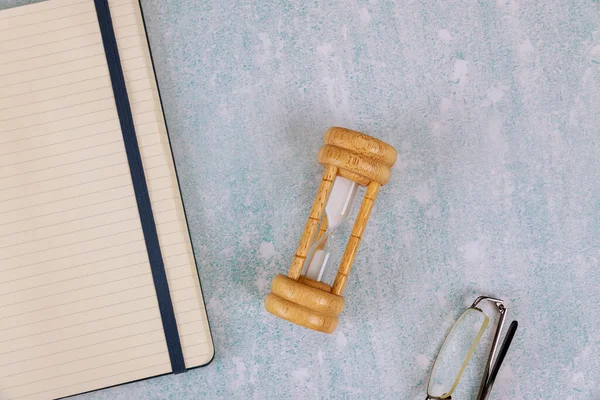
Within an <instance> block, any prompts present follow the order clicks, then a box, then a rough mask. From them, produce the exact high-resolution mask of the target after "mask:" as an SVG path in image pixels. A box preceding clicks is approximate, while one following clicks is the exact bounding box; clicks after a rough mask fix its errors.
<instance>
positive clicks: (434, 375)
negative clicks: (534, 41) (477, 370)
mask: <svg viewBox="0 0 600 400" xmlns="http://www.w3.org/2000/svg"><path fill="white" fill-rule="evenodd" d="M484 301H485V302H490V303H492V304H493V305H494V307H495V309H496V310H497V311H498V312H499V314H500V315H499V317H498V324H497V326H496V332H495V333H494V338H493V340H492V346H491V347H492V348H491V350H490V353H489V356H488V360H487V362H486V365H485V370H484V372H483V377H482V380H481V385H480V386H479V393H478V395H477V397H476V399H477V400H486V399H487V398H488V396H489V395H490V392H491V390H492V386H493V385H494V381H495V380H496V376H497V375H498V371H499V370H500V366H501V365H502V362H503V361H504V357H505V356H506V353H507V352H508V348H509V347H510V343H511V342H512V339H513V337H514V335H515V332H516V331H517V326H518V322H517V321H513V322H512V323H511V324H510V326H509V328H508V330H507V332H506V336H505V337H504V341H503V342H502V345H501V346H500V350H499V351H498V352H497V354H496V350H497V346H498V340H499V338H500V334H501V333H502V327H503V325H504V319H505V318H506V307H505V306H504V302H503V301H502V300H499V299H495V298H492V297H485V296H481V297H478V298H477V299H476V300H475V301H474V302H473V304H472V305H471V307H469V308H467V310H466V311H465V312H464V313H463V314H462V315H461V316H460V317H459V318H458V320H457V321H456V322H455V324H454V326H453V327H452V329H451V330H450V333H448V336H446V339H445V340H444V343H443V344H442V348H441V349H440V352H439V353H438V356H437V358H436V360H435V364H433V370H432V371H431V377H430V378H429V384H428V386H427V397H426V398H425V400H428V399H435V400H442V399H443V400H449V399H452V393H453V392H454V390H455V389H456V386H457V385H458V381H459V380H460V378H461V376H462V374H463V372H464V371H465V368H466V367H467V364H468V363H469V360H470V359H471V356H472V355H473V353H474V352H475V348H476V347H477V345H478V344H479V341H480V340H481V337H482V336H483V333H484V332H485V330H486V329H487V327H488V325H489V323H490V318H489V317H488V316H487V315H486V314H485V313H484V312H483V310H482V309H481V308H479V307H478V306H479V304H480V303H481V302H484Z"/></svg>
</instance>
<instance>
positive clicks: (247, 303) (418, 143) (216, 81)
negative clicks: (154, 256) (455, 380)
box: [0, 0, 600, 400]
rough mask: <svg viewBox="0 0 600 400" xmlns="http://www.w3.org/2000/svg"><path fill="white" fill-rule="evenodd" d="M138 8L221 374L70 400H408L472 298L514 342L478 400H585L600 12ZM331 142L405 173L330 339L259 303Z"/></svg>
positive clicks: (156, 3)
mask: <svg viewBox="0 0 600 400" xmlns="http://www.w3.org/2000/svg"><path fill="white" fill-rule="evenodd" d="M28 2H30V1H14V0H8V1H7V0H2V1H1V2H0V8H6V7H9V6H13V5H17V4H24V3H28ZM142 4H143V7H144V11H145V14H146V22H147V26H148V31H149V36H150V42H151V47H152V51H153V54H154V59H155V63H156V69H157V75H158V81H159V85H160V87H161V91H162V96H163V102H164V105H165V112H166V117H167V122H168V125H169V129H170V134H171V139H172V144H173V151H174V153H175V159H176V161H177V167H178V170H179V177H180V180H181V184H182V190H183V196H184V200H185V202H186V206H187V210H188V217H189V222H190V225H191V233H192V239H193V241H194V244H195V248H196V253H197V254H196V256H197V259H198V264H199V265H198V268H199V271H200V276H201V280H202V286H203V289H204V295H205V298H206V304H207V308H208V315H209V318H210V322H211V327H212V332H213V335H214V342H215V350H216V356H215V359H214V361H213V362H212V364H210V365H209V366H207V367H205V368H202V369H197V370H194V371H190V372H189V373H187V374H183V375H177V376H165V377H160V378H156V379H152V380H147V381H143V382H138V383H133V384H129V385H125V386H121V387H117V388H113V389H108V390H105V391H100V392H96V393H91V394H88V395H83V396H80V397H77V399H78V400H100V399H102V400H108V399H177V400H180V399H181V400H183V399H202V398H206V399H285V398H294V399H316V398H322V399H333V398H336V399H337V398H340V399H343V398H345V399H411V400H412V399H419V400H422V399H423V398H424V397H425V396H424V393H425V385H426V382H427V378H428V374H429V372H430V370H431V362H432V359H433V358H434V357H435V354H436V351H437V350H438V348H439V346H440V344H441V341H442V339H443V336H444V334H445V333H446V331H447V329H448V328H449V327H450V326H451V324H452V322H453V320H454V319H455V318H456V317H457V316H458V315H459V313H460V312H461V309H462V308H463V307H465V306H466V305H468V304H470V302H471V301H472V300H473V299H474V298H475V297H476V296H477V295H478V294H491V295H495V296H499V297H501V298H504V299H506V300H507V302H508V308H509V319H510V318H516V319H519V321H520V328H519V331H518V333H517V336H516V338H515V341H514V342H513V347H512V348H511V350H510V352H509V354H508V357H507V360H506V362H505V365H504V367H503V369H502V370H501V372H500V377H499V379H498V382H497V384H496V386H495V388H494V391H493V393H492V399H498V400H501V399H505V400H508V399H511V400H512V399H526V400H530V399H557V400H566V399H585V400H589V399H600V395H599V394H598V393H600V312H599V311H598V310H599V309H600V296H599V295H598V293H599V289H600V265H599V259H600V164H599V160H600V117H599V115H600V114H599V110H600V8H599V7H600V4H599V3H598V1H591V0H571V1H559V0H552V1H520V2H519V1H515V0H498V1H496V0H486V1H478V2H476V1H471V0H463V1H441V0H440V1H433V0H431V1H423V2H421V1H410V2H397V3H396V2H390V1H386V0H371V1H362V0H352V1H350V0H349V1H334V0H324V1H321V0H315V1H310V2H308V1H307V2H303V1H297V0H283V1H274V0H264V1H240V2H236V4H234V3H233V2H228V1H214V0H212V1H211V0H207V1H182V0H181V1H160V0H143V1H142ZM331 125H340V126H345V127H348V128H353V129H357V130H362V131H364V132H365V133H368V134H371V135H374V136H376V137H379V138H381V139H383V140H385V141H387V142H389V143H390V144H392V145H394V146H395V147H397V148H398V150H399V160H398V163H397V165H396V167H395V168H394V170H393V176H392V179H391V181H390V183H389V184H388V185H387V186H385V187H384V188H383V189H382V190H381V194H380V197H379V198H378V200H377V202H376V204H375V208H374V211H373V214H372V218H371V221H370V223H369V226H368V228H367V232H366V234H365V237H364V240H363V243H362V245H361V248H360V250H359V253H358V257H357V259H356V262H355V265H354V269H353V270H352V273H351V276H350V280H349V283H348V286H347V288H346V307H345V310H344V312H343V314H342V315H341V318H340V326H339V328H338V330H337V332H336V333H335V334H334V335H332V336H326V335H322V334H318V333H313V332H311V331H308V330H305V329H303V328H300V327H297V326H293V325H291V324H289V323H287V322H284V321H281V320H278V319H276V318H275V317H272V316H271V315H269V314H267V313H266V312H265V311H264V310H263V300H264V298H265V296H266V294H267V293H268V291H269V284H270V280H271V279H272V277H273V276H274V275H275V274H277V273H280V272H285V271H287V269H288V267H289V264H290V262H291V259H292V255H293V253H294V250H295V247H296V245H297V241H298V239H299V237H300V233H301V231H302V229H303V226H304V223H305V219H306V217H307V215H308V210H309V208H310V206H311V203H312V201H313V198H314V195H315V192H316V188H317V185H318V183H319V179H320V175H321V173H322V168H321V167H320V166H319V165H318V164H317V162H316V155H317V151H318V148H319V147H320V145H321V143H322V137H323V134H324V132H325V130H326V129H327V127H328V126H331ZM472 367H475V365H473V366H472ZM473 369H474V370H475V368H473ZM465 391H466V390H465V389H464V388H463V394H462V395H459V396H457V398H458V399H463V398H472V397H470V395H468V394H464V392H465Z"/></svg>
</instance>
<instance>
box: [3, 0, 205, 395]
mask: <svg viewBox="0 0 600 400" xmlns="http://www.w3.org/2000/svg"><path fill="white" fill-rule="evenodd" d="M110 6H111V12H112V14H113V24H114V26H115V31H116V35H117V41H118V45H119V50H120V52H121V57H122V65H123V69H124V71H125V77H126V81H127V87H128V91H129V96H130V102H131V105H132V111H133V114H134V121H135V126H136V131H137V135H138V140H139V143H140V148H141V151H142V157H143V162H144V167H145V170H146V177H147V180H148V185H149V188H150V196H151V202H152V207H153V211H154V214H155V218H156V222H157V229H158V233H159V240H160V244H161V248H162V251H163V255H164V259H165V265H166V267H167V276H168V279H169V285H170V288H171V294H172V297H173V300H174V304H175V311H176V317H177V321H178V326H179V330H180V336H181V340H182V345H183V350H184V356H185V359H186V365H187V366H188V367H192V366H196V365H202V364H204V363H206V362H207V361H209V360H210V358H211V357H212V344H211V342H210V336H209V332H208V325H207V322H206V314H205V310H204V307H203V303H202V298H201V293H200V287H199V282H198V277H197V272H196V269H195V263H194V261H193V255H192V252H191V245H190V240H189V235H188V233H187V226H186V222H185V216H184V215H183V211H182V205H181V197H180V194H179V190H178V187H177V180H176V176H175V174H174V168H173V164H172V159H171V156H170V149H169V146H168V140H167V137H166V130H165V127H164V122H163V119H162V112H161V110H160V103H159V99H158V93H157V90H156V83H155V80H154V76H153V74H152V70H151V64H150V60H149V55H148V49H147V45H146V44H145V36H144V31H143V26H142V25H141V17H140V11H139V7H138V4H137V2H134V1H131V0H116V1H111V2H110ZM128 168H129V167H128V164H127V158H126V155H125V149H124V145H123V140H122V136H121V131H120V128H119V120H118V117H117V113H116V109H115V104H114V98H113V95H112V88H111V85H110V78H109V76H108V68H107V65H106V59H105V56H104V53H103V46H102V41H101V36H100V32H99V27H98V23H97V20H96V14H95V9H94V4H93V1H91V0H51V1H47V2H44V3H38V4H34V5H30V6H25V7H19V8H14V9H9V10H5V11H3V12H1V13H0V399H2V400H4V399H48V398H57V397H64V396H68V395H72V394H76V393H81V392H85V391H89V390H94V389H98V388H102V387H106V386H112V385H116V384H120V383H123V382H128V381H132V380H137V379H142V378H145V377H149V376H153V375H158V374H163V373H168V372H170V371H171V367H170V363H169V358H168V353H167V349H166V344H165V339H164V334H163V331H162V324H161V321H160V314H159V311H158V306H157V300H156V294H155V290H154V286H153V283H152V275H151V272H150V266H149V263H148V256H147V253H146V250H145V244H144V238H143V234H142V231H141V224H140V221H139V216H138V212H137V206H136V201H135V197H134V191H133V186H132V183H131V178H130V175H129V169H128Z"/></svg>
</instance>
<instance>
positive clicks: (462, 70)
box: [452, 59, 469, 85]
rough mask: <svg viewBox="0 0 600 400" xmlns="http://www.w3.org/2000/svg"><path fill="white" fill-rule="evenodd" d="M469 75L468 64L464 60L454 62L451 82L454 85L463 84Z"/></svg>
mask: <svg viewBox="0 0 600 400" xmlns="http://www.w3.org/2000/svg"><path fill="white" fill-rule="evenodd" d="M468 74H469V63H468V62H467V61H465V60H461V59H459V60H456V61H455V62H454V72H452V81H453V82H454V83H460V84H461V85H462V84H465V83H467V77H468Z"/></svg>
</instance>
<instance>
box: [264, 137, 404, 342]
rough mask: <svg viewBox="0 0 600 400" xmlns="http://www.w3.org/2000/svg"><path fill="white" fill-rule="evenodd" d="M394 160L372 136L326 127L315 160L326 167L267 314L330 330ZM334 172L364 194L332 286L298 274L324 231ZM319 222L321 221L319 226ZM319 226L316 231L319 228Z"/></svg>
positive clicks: (276, 281)
mask: <svg viewBox="0 0 600 400" xmlns="http://www.w3.org/2000/svg"><path fill="white" fill-rule="evenodd" d="M395 162H396V150H395V149H394V148H393V147H392V146H390V145H388V144H386V143H384V142H382V141H381V140H378V139H375V138H373V137H371V136H367V135H364V134H362V133H360V132H356V131H351V130H349V129H344V128H337V127H333V128H330V129H329V130H328V131H327V133H326V134H325V144H324V146H323V147H321V150H320V151H319V163H320V164H321V165H323V166H324V167H325V172H324V173H323V179H322V181H321V184H320V185H319V189H318V191H317V196H316V199H315V202H314V203H313V206H312V209H311V211H310V215H309V216H308V221H307V222H306V226H305V227H304V231H303V233H302V236H301V238H300V243H299V244H298V248H297V249H296V253H295V255H294V260H293V261H292V265H291V267H290V269H289V272H288V275H287V276H285V275H282V274H279V275H277V276H276V277H275V278H274V279H273V283H272V285H271V293H269V295H268V296H267V298H266V300H265V308H266V310H267V311H269V312H270V313H272V314H274V315H276V316H278V317H280V318H283V319H285V320H288V321H290V322H293V323H295V324H298V325H301V326H304V327H306V328H309V329H313V330H316V331H319V332H325V333H332V332H333V331H335V329H336V327H337V324H338V315H339V314H340V312H341V311H342V309H343V306H344V298H343V297H342V296H341V295H342V293H343V292H344V287H345V285H346V281H347V279H348V275H349V273H350V269H351V268H352V263H353V262H354V258H355V257H356V252H357V250H358V246H359V244H360V241H361V238H362V236H363V233H364V231H365V227H366V226H367V221H368V220H369V216H370V214H371V210H372V209H373V203H374V201H375V198H376V197H377V194H378V192H379V188H380V187H381V186H383V185H385V184H386V183H387V182H388V180H389V178H390V172H391V171H390V169H391V168H392V166H393V165H394V163H395ZM337 176H341V177H343V178H346V179H350V180H352V181H354V182H356V183H358V184H359V185H362V186H366V187H367V189H366V192H365V197H364V199H363V201H362V203H361V206H360V210H359V211H358V215H357V217H356V221H355V223H354V226H353V228H352V233H351V235H350V239H349V240H348V244H347V245H346V249H345V251H344V255H343V257H342V261H341V263H340V266H339V268H338V271H337V275H336V277H335V281H334V282H333V286H329V285H328V284H327V283H324V282H319V281H316V280H313V279H310V278H307V277H306V276H302V270H303V268H304V265H305V263H306V257H307V256H308V252H309V250H310V247H311V246H312V245H313V244H314V243H315V242H316V241H318V240H319V239H321V238H322V237H323V235H324V234H325V233H326V231H327V229H328V221H327V216H326V215H324V214H325V206H326V204H327V201H328V200H329V195H330V193H331V189H332V187H333V182H334V180H335V178H336V177H337ZM319 222H320V223H321V225H320V226H319ZM317 229H318V232H317Z"/></svg>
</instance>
